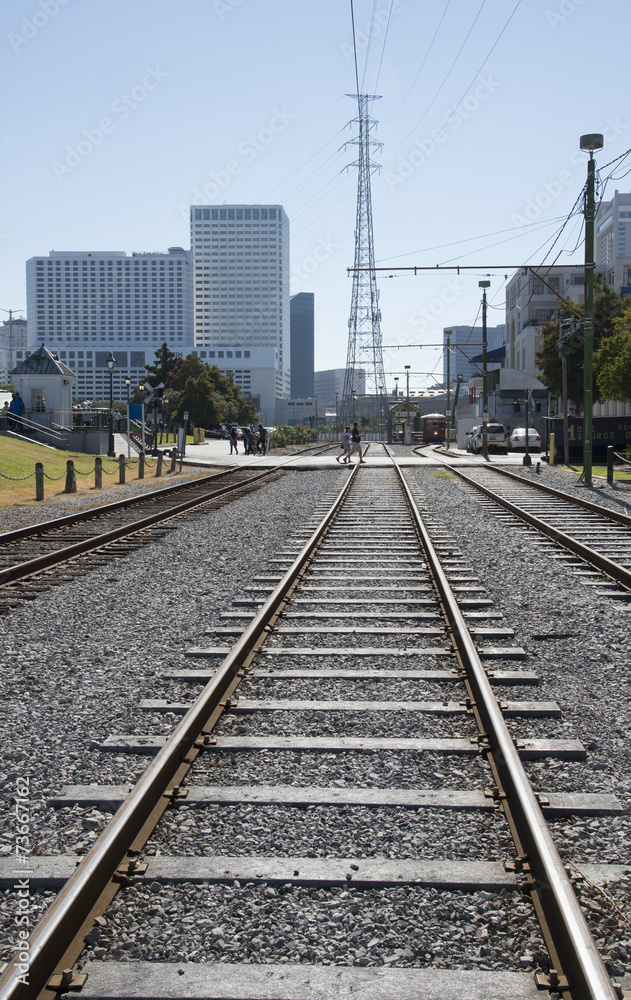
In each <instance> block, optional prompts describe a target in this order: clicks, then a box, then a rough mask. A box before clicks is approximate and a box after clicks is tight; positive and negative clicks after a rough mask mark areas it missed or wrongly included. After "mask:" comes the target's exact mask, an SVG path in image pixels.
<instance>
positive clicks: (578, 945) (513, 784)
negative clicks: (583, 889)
mask: <svg viewBox="0 0 631 1000" xmlns="http://www.w3.org/2000/svg"><path fill="white" fill-rule="evenodd" d="M393 461H394V465H395V467H396V470H397V473H398V476H399V479H400V481H401V484H402V487H403V490H404V493H405V495H406V498H407V501H408V504H409V506H410V510H411V511H412V515H413V518H414V521H415V524H416V528H417V531H418V533H419V536H420V538H421V540H422V544H423V547H424V549H425V553H426V557H427V562H428V565H429V566H430V568H431V572H432V574H433V576H434V580H435V583H436V586H437V589H438V592H439V594H440V597H441V600H442V602H443V606H444V609H445V613H446V615H447V619H448V622H449V626H450V628H451V630H452V632H453V636H454V642H455V645H456V648H457V650H458V652H459V654H460V657H461V659H462V662H463V664H464V666H465V669H466V672H467V678H468V680H469V682H470V684H471V687H472V690H473V693H474V698H475V708H476V710H477V712H478V713H479V716H480V718H481V720H482V723H483V726H484V734H483V735H484V739H485V741H486V742H487V744H488V747H489V752H490V754H492V757H493V762H494V764H495V767H496V769H497V772H498V773H499V775H500V778H501V782H502V791H504V792H505V793H506V796H507V798H506V800H505V802H504V809H505V810H506V809H509V810H510V814H511V818H512V821H513V822H514V823H515V825H516V828H517V829H518V831H519V837H520V839H521V841H522V843H523V845H524V847H525V850H526V852H527V860H528V863H529V866H530V870H531V872H532V874H533V876H534V879H535V882H534V884H533V885H532V887H531V889H530V891H531V892H532V893H533V895H536V896H537V898H538V899H539V901H540V903H541V907H542V909H543V913H544V915H545V920H546V923H547V927H548V929H549V931H550V933H551V934H552V935H553V941H554V945H555V949H556V952H557V954H558V957H559V959H560V961H561V963H562V968H561V969H557V970H556V971H557V973H560V974H561V975H562V976H564V977H566V979H567V981H568V989H563V988H562V987H556V988H557V989H559V991H560V992H563V993H564V995H565V996H567V997H571V998H572V1000H618V993H617V991H616V988H615V986H614V984H613V983H612V982H611V979H610V977H609V974H608V972H607V969H606V968H605V965H604V962H603V960H602V958H601V956H600V954H599V952H598V949H597V947H596V943H595V941H594V938H593V936H592V933H591V931H590V929H589V927H588V925H587V922H586V920H585V917H584V916H583V912H582V910H581V907H580V905H579V902H578V899H577V897H576V894H575V892H574V889H573V887H572V884H571V882H570V880H569V878H568V876H567V872H566V871H565V868H564V865H563V862H562V860H561V858H560V857H559V854H558V851H557V849H556V847H555V844H554V841H553V840H552V837H551V835H550V832H549V830H548V827H547V824H546V821H545V818H544V816H543V813H542V811H541V806H540V805H539V802H538V801H537V798H536V796H535V793H534V791H533V788H532V785H531V784H530V781H529V780H528V777H527V775H526V772H525V770H524V767H523V764H522V762H521V760H520V758H519V753H518V751H517V748H516V746H515V744H514V742H513V740H512V738H511V736H510V733H509V731H508V728H507V726H506V722H505V720H504V716H503V715H502V711H501V709H500V707H499V704H498V702H497V699H496V698H495V695H494V693H493V691H492V688H491V685H490V683H489V679H488V676H487V674H486V671H485V669H484V667H483V666H482V661H481V660H480V657H479V655H478V652H477V650H476V648H475V643H474V641H473V639H472V638H471V634H470V632H469V629H468V627H467V624H466V622H465V620H464V618H463V616H462V612H461V611H460V608H459V607H458V602H457V601H456V598H455V597H454V594H453V591H452V589H451V586H450V584H449V581H448V580H447V577H446V575H445V572H444V570H443V568H442V566H441V565H440V561H439V559H438V556H437V554H436V550H435V548H434V546H433V544H432V541H431V539H430V537H429V534H428V532H427V529H426V527H425V525H424V523H423V520H422V518H421V515H420V513H419V511H418V508H417V506H416V503H415V501H414V498H413V496H412V493H411V490H410V488H409V486H408V483H407V481H406V480H405V478H404V477H403V474H402V472H401V469H400V468H399V465H398V463H397V462H396V460H393ZM482 745H484V744H482ZM535 908H536V909H537V907H535ZM543 930H544V934H545V927H544V928H543ZM553 988H554V987H553Z"/></svg>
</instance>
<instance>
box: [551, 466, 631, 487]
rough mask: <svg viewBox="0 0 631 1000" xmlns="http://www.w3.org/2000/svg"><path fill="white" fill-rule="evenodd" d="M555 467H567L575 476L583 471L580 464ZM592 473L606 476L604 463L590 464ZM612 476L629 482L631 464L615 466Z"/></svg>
mask: <svg viewBox="0 0 631 1000" xmlns="http://www.w3.org/2000/svg"><path fill="white" fill-rule="evenodd" d="M555 468H557V469H567V471H568V472H575V473H576V475H577V476H580V474H581V472H582V471H583V466H582V465H557V466H555ZM592 474H593V475H594V476H602V478H603V479H606V478H607V466H606V465H592ZM613 478H614V481H616V480H619V481H620V482H623V483H624V482H631V465H624V466H616V465H614V468H613Z"/></svg>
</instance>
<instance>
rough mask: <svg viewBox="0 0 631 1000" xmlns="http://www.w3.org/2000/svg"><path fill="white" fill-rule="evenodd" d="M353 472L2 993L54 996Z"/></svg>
mask: <svg viewBox="0 0 631 1000" xmlns="http://www.w3.org/2000/svg"><path fill="white" fill-rule="evenodd" d="M356 473H357V467H356V468H355V469H354V470H353V472H352V473H351V474H350V475H349V476H348V478H347V480H346V482H345V484H344V486H343V488H342V490H341V491H340V493H339V494H338V496H337V498H336V499H335V501H334V502H333V504H332V506H331V508H330V510H329V511H328V512H327V514H326V515H325V516H324V518H323V519H322V521H321V522H320V524H319V525H318V527H317V528H316V530H315V532H314V533H313V534H312V536H311V538H310V539H309V540H308V541H307V542H306V544H305V545H304V546H303V548H302V550H301V551H300V553H299V554H298V555H297V556H296V558H295V559H294V561H293V562H292V564H291V566H290V567H289V569H288V570H287V572H286V573H285V574H284V576H283V578H282V579H281V581H280V582H279V584H278V585H277V586H276V587H275V589H274V591H273V593H272V594H271V595H270V597H269V598H268V599H267V601H266V602H265V604H264V605H263V607H262V608H261V609H260V610H259V611H258V612H257V614H256V615H255V617H254V619H253V621H252V622H251V623H250V625H249V626H248V627H247V629H246V630H245V632H244V633H243V635H242V636H241V638H240V639H239V640H238V641H237V642H236V643H235V645H234V646H233V647H232V649H231V650H230V652H229V653H228V655H227V656H226V658H225V659H224V660H223V661H222V663H221V664H220V666H219V667H218V668H217V670H216V672H215V674H214V675H213V677H212V678H211V680H210V681H209V682H208V684H207V685H206V687H205V688H204V690H203V691H202V692H201V694H200V695H199V697H198V699H197V700H196V701H195V703H194V704H193V705H192V707H191V708H190V709H189V710H188V712H187V713H186V715H185V716H184V718H183V719H182V721H181V722H180V723H179V725H178V726H177V727H176V729H175V730H174V731H173V733H172V734H171V736H170V737H169V739H168V740H167V742H166V743H165V745H164V747H163V748H162V749H161V750H160V751H159V752H158V754H157V755H156V757H155V758H154V759H153V761H152V763H151V764H150V765H149V767H148V768H147V770H146V771H145V773H144V774H143V775H142V777H141V778H140V780H139V781H138V783H137V784H136V786H135V788H134V789H133V790H132V792H131V793H130V795H129V797H128V798H127V799H126V800H125V802H124V803H123V805H122V806H121V807H120V809H119V810H118V812H117V813H116V814H115V815H114V817H113V818H112V820H111V821H110V823H109V824H108V826H107V827H106V828H105V830H104V831H103V833H102V834H101V835H100V836H99V838H98V839H97V840H96V842H95V844H94V846H93V847H92V848H91V850H90V852H89V853H88V854H87V855H86V856H85V858H84V859H83V861H81V863H80V864H79V866H78V868H77V870H76V871H75V872H74V874H73V875H72V876H71V877H70V879H69V880H68V882H67V883H66V884H65V886H64V888H63V889H62V890H61V892H60V893H59V895H58V896H57V898H56V899H55V901H54V902H53V903H52V905H51V906H50V908H49V909H48V910H47V911H46V913H45V914H44V916H43V917H42V919H41V921H40V923H39V924H38V925H37V927H36V928H35V930H34V931H33V934H32V935H31V937H30V939H29V941H28V944H27V945H25V946H24V948H23V949H22V951H24V952H26V951H28V954H29V962H28V966H29V982H28V984H26V985H25V984H24V983H23V982H20V979H19V972H18V971H17V970H16V969H15V968H14V967H13V965H12V964H9V966H8V968H7V970H6V971H5V974H4V976H3V977H2V979H0V1000H34V998H36V997H48V998H50V997H51V996H52V995H53V993H52V992H51V989H50V988H47V984H48V983H49V981H50V979H51V977H52V975H53V974H54V973H55V972H56V971H59V962H60V961H61V960H62V959H63V957H64V956H65V955H66V954H67V951H68V948H69V947H70V942H72V941H73V940H75V939H77V936H78V935H80V934H81V933H82V930H83V931H84V933H85V925H86V922H87V921H88V920H89V919H90V917H91V916H93V915H96V913H97V911H98V902H99V899H100V898H101V897H102V896H104V895H105V893H106V892H107V890H108V887H109V886H111V882H112V879H113V878H114V876H115V873H116V871H117V869H119V867H120V865H121V863H122V862H123V861H124V859H125V857H126V856H127V855H128V853H129V850H130V847H131V845H132V844H133V843H134V841H135V839H136V837H137V836H138V834H139V832H140V831H142V833H143V836H145V834H146V836H145V839H146V837H148V836H149V833H150V832H151V830H150V829H147V823H148V819H149V817H152V818H153V814H155V813H156V811H157V810H158V809H159V806H160V803H161V802H162V804H163V806H164V802H165V800H166V801H168V792H169V788H170V784H171V782H172V781H173V778H174V776H175V775H177V774H178V773H179V772H180V769H181V767H182V764H183V762H184V763H186V764H187V765H189V766H190V763H192V760H191V761H188V760H185V759H186V758H187V755H188V754H189V753H190V751H191V749H192V748H193V747H194V744H195V743H196V741H197V740H199V738H200V737H201V736H203V735H206V734H208V733H209V732H210V729H209V728H208V727H209V723H210V722H211V721H212V717H213V715H216V716H217V718H218V717H219V715H220V714H221V712H222V711H223V707H222V702H223V706H224V707H225V699H226V697H229V692H231V690H232V691H233V690H234V689H235V687H236V686H237V684H238V682H239V679H240V676H242V674H243V669H244V665H247V663H248V662H249V660H250V659H251V658H252V656H253V655H254V653H255V652H256V649H257V648H258V646H259V645H260V644H261V643H262V642H263V640H264V638H265V636H266V635H267V634H268V632H269V630H270V627H271V626H272V625H273V622H274V621H275V619H276V618H277V617H278V615H279V613H280V611H281V609H282V607H283V605H284V604H285V603H286V601H287V599H288V596H289V594H290V593H291V591H292V590H293V588H294V587H295V586H296V583H297V582H298V580H299V579H300V578H301V577H302V575H303V574H304V572H305V570H306V567H307V565H308V563H309V561H310V560H311V559H312V557H313V555H314V553H315V551H316V550H317V549H318V547H319V546H320V544H321V542H322V540H323V538H324V536H325V535H326V533H327V531H328V529H329V527H330V525H331V523H332V521H333V520H334V519H335V517H336V515H337V513H338V511H339V509H340V507H341V506H342V504H343V502H344V499H345V497H346V495H347V493H348V491H349V489H350V487H351V484H352V482H353V481H354V478H355V476H356ZM183 759H184V760H183ZM162 811H163V809H162V810H160V812H159V813H158V814H157V815H156V822H157V819H158V818H159V815H161V812H162ZM154 825H155V824H154ZM81 947H82V945H81ZM78 953H80V949H79V952H78ZM77 957H78V956H77Z"/></svg>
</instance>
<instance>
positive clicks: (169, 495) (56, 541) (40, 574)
mask: <svg viewBox="0 0 631 1000" xmlns="http://www.w3.org/2000/svg"><path fill="white" fill-rule="evenodd" d="M281 469H282V466H281V467H279V468H276V469H265V470H258V471H257V470H256V469H237V470H229V471H226V472H219V473H215V474H213V475H210V476H205V477H203V478H202V479H197V480H194V481H192V482H190V481H189V482H187V483H180V484H177V485H175V486H169V487H166V488H164V489H160V490H153V491H151V492H149V493H143V494H139V495H136V496H134V497H128V498H126V499H125V500H118V501H115V502H114V503H111V504H104V505H103V506H100V507H97V508H91V509H90V510H85V511H79V512H76V513H73V514H68V515H66V516H64V517H60V518H57V519H55V520H52V521H44V522H42V523H40V524H35V525H28V526H26V527H23V528H16V529H14V530H13V531H7V532H4V533H3V534H0V613H1V612H5V613H6V612H8V611H10V610H11V609H12V608H14V607H17V606H18V605H19V604H20V603H21V602H22V601H24V600H33V599H34V598H36V597H37V596H38V594H40V593H41V592H42V591H44V590H47V589H48V588H49V587H51V586H54V585H55V584H56V583H60V582H63V581H66V580H68V579H75V578H77V577H80V576H83V575H84V574H85V573H86V572H87V571H88V570H89V569H90V568H92V567H94V566H96V565H101V564H102V563H103V562H108V561H110V560H112V559H116V558H120V557H122V556H125V555H127V554H128V553H130V552H132V551H134V550H135V549H136V548H138V546H140V545H144V544H147V543H148V542H151V541H155V540H156V539H157V538H160V537H161V535H162V534H163V533H164V532H165V531H168V530H169V527H170V524H169V522H170V521H172V519H178V520H181V518H183V517H191V516H192V517H196V516H199V515H200V514H202V513H205V512H207V511H208V509H209V508H210V507H214V506H217V505H221V504H223V503H226V502H229V500H231V499H234V498H235V497H237V496H242V495H244V494H245V493H248V492H250V491H251V490H255V489H259V488H260V487H262V486H263V485H265V484H266V483H268V482H271V481H273V480H274V479H275V478H277V477H278V476H279V475H281V474H282V472H281Z"/></svg>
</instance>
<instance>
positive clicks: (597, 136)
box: [581, 132, 605, 153]
mask: <svg viewBox="0 0 631 1000" xmlns="http://www.w3.org/2000/svg"><path fill="white" fill-rule="evenodd" d="M604 145H605V137H604V136H603V135H601V133H600V132H590V133H589V134H588V135H582V136H581V149H582V150H583V151H584V152H585V153H593V152H594V150H595V149H602V148H603V146H604Z"/></svg>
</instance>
